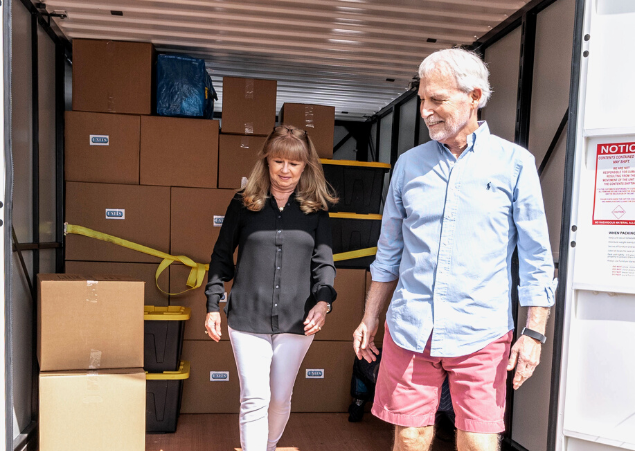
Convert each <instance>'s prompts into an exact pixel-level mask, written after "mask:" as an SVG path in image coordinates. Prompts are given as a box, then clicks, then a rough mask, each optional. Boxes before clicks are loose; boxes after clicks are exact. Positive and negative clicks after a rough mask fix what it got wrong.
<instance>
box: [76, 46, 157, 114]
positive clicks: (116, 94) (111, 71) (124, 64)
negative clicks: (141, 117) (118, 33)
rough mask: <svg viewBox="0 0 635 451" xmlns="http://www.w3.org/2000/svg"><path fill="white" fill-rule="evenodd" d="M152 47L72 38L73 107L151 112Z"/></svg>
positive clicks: (153, 53) (140, 112) (106, 110)
mask: <svg viewBox="0 0 635 451" xmlns="http://www.w3.org/2000/svg"><path fill="white" fill-rule="evenodd" d="M154 60H155V50H154V46H153V45H152V44H150V43H145V42H117V41H107V40H88V39H73V110H74V111H93V112H96V113H125V114H151V113H152V78H153V77H152V76H153V64H154Z"/></svg>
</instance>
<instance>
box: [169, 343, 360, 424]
mask: <svg viewBox="0 0 635 451" xmlns="http://www.w3.org/2000/svg"><path fill="white" fill-rule="evenodd" d="M182 358H183V360H187V361H190V362H191V365H192V367H191V371H190V378H189V379H188V380H186V381H185V384H184V386H183V401H182V405H181V413H237V412H238V411H239V409H240V383H239V380H238V376H237V372H236V362H235V360H234V354H233V352H232V348H231V343H230V342H228V341H222V342H220V343H216V342H214V341H212V340H211V339H209V338H208V339H207V340H206V341H199V340H185V342H184V344H183V357H182ZM354 358H355V353H354V352H353V343H352V341H347V342H341V341H333V342H324V341H314V342H313V343H312V344H311V347H310V348H309V352H308V353H307V355H306V357H305V359H304V362H303V363H302V366H301V368H300V371H299V372H298V377H297V379H296V382H295V388H294V391H293V398H292V400H291V411H292V412H347V411H348V406H349V405H350V403H351V395H350V386H351V376H352V373H353V359H354ZM307 370H311V371H313V370H319V371H321V372H322V373H321V374H317V373H315V374H317V375H314V373H313V372H311V373H310V376H309V377H311V378H307ZM320 376H321V377H322V378H320Z"/></svg>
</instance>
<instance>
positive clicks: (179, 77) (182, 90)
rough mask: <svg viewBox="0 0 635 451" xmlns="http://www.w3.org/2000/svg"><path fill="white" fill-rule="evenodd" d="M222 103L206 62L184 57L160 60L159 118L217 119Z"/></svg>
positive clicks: (167, 56) (159, 58) (158, 75)
mask: <svg viewBox="0 0 635 451" xmlns="http://www.w3.org/2000/svg"><path fill="white" fill-rule="evenodd" d="M214 99H216V100H218V97H217V96H216V91H214V87H213V86H212V79H211V78H210V76H209V74H208V73H207V71H206V70H205V61H204V60H202V59H199V58H191V57H189V56H181V55H159V56H158V57H157V114H158V115H160V116H175V117H204V118H207V119H211V118H212V116H213V115H214Z"/></svg>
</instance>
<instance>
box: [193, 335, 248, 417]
mask: <svg viewBox="0 0 635 451" xmlns="http://www.w3.org/2000/svg"><path fill="white" fill-rule="evenodd" d="M182 359H183V360H186V361H189V362H190V365H191V368H190V378H189V379H187V380H186V381H185V383H184V384H183V400H182V404H181V413H238V412H239V410H240V382H239V380H238V373H237V372H236V362H235V361H234V354H233V351H232V347H231V344H230V342H228V341H223V342H220V343H216V342H215V341H212V339H210V338H208V339H207V340H205V341H198V340H197V341H194V340H185V342H184V343H183V357H182Z"/></svg>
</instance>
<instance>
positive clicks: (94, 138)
mask: <svg viewBox="0 0 635 451" xmlns="http://www.w3.org/2000/svg"><path fill="white" fill-rule="evenodd" d="M90 145H91V146H108V145H110V137H109V135H90Z"/></svg>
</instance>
